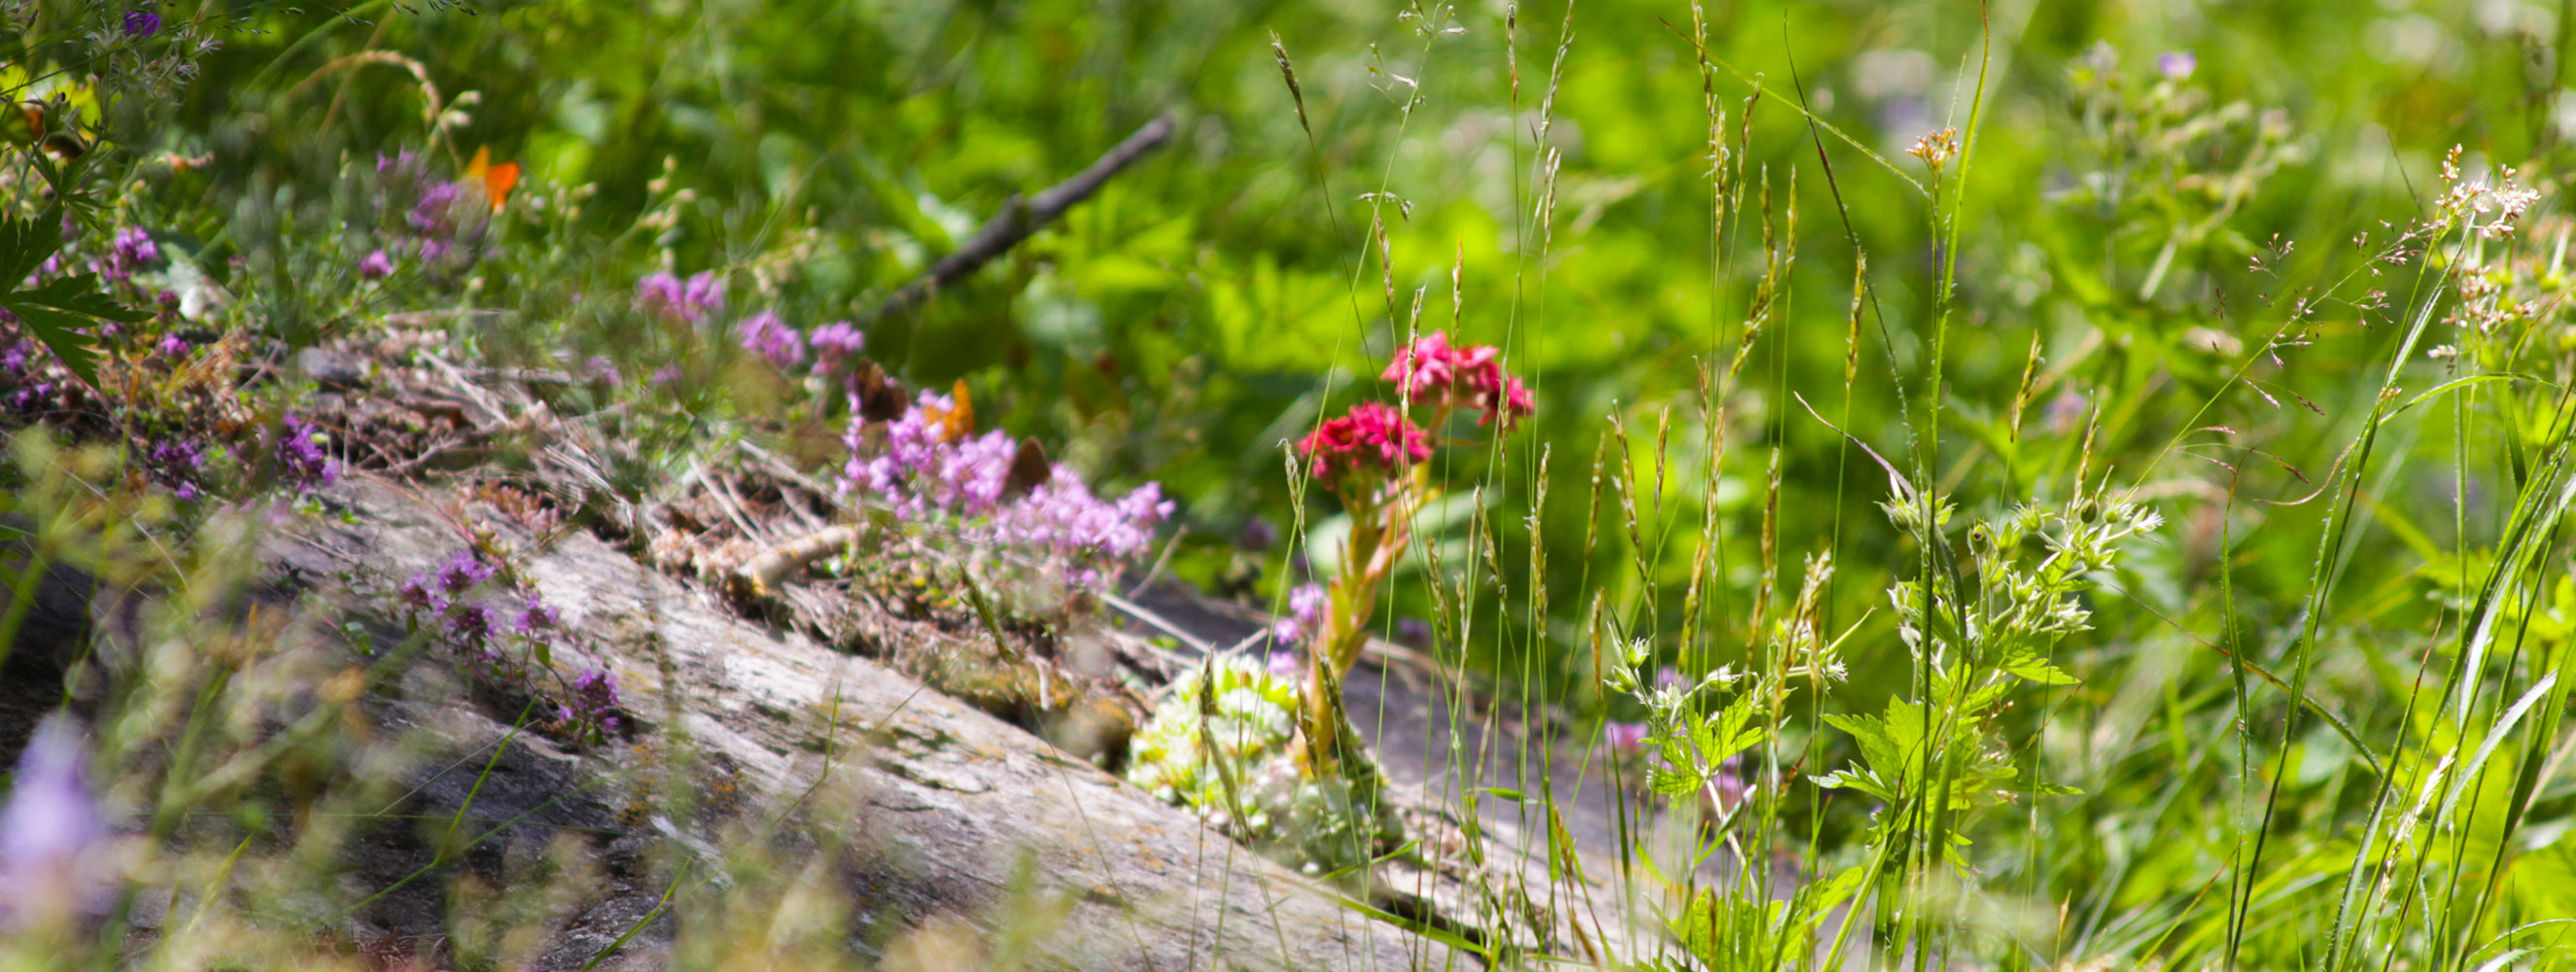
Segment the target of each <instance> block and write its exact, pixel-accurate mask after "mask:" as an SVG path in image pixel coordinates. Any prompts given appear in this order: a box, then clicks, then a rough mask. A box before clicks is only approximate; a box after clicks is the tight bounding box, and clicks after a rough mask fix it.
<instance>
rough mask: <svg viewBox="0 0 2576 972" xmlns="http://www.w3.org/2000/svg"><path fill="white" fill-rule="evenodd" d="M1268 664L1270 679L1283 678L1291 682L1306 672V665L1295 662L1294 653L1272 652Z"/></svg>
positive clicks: (1295, 655) (1283, 622) (1295, 654)
mask: <svg viewBox="0 0 2576 972" xmlns="http://www.w3.org/2000/svg"><path fill="white" fill-rule="evenodd" d="M1280 623H1281V624H1286V623H1287V622H1285V621H1282V622H1280ZM1268 663H1269V669H1270V677H1272V678H1285V679H1292V680H1293V679H1295V678H1296V677H1297V676H1298V675H1299V674H1300V673H1303V672H1304V671H1305V670H1306V663H1305V662H1302V661H1299V660H1297V653H1296V652H1294V651H1274V652H1271V653H1270V657H1269V659H1268Z"/></svg>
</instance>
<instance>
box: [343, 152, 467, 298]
mask: <svg viewBox="0 0 2576 972" xmlns="http://www.w3.org/2000/svg"><path fill="white" fill-rule="evenodd" d="M463 195H464V193H463V190H462V189H461V188H460V187H459V186H458V185H457V184H456V183H455V182H452V181H449V180H446V179H439V178H434V177H432V176H430V175H429V172H428V165H427V163H425V162H424V161H422V159H421V157H420V156H419V155H418V154H417V153H414V152H410V151H404V152H401V153H398V154H395V155H393V156H390V157H388V156H384V155H378V156H376V207H377V210H378V212H379V213H380V214H383V216H384V219H385V220H386V223H385V225H387V226H390V227H391V229H390V230H388V231H386V232H384V233H382V234H380V235H382V236H385V237H389V239H386V240H385V242H384V243H383V244H382V245H380V246H377V247H374V248H372V249H370V250H369V251H368V253H367V255H366V256H364V257H361V258H359V260H358V265H357V271H358V275H359V276H361V277H365V278H366V279H369V280H382V279H384V278H385V277H388V276H392V275H393V271H394V268H395V267H397V266H399V265H400V264H401V263H402V262H403V260H404V259H405V258H406V257H413V258H417V259H419V261H420V263H421V264H422V265H423V266H424V267H428V268H432V269H446V270H457V269H462V268H463V265H465V264H469V263H472V262H473V261H474V260H475V259H476V254H477V252H478V251H479V247H478V246H476V244H477V243H479V242H480V241H481V240H482V238H483V232H484V230H485V229H487V228H488V227H489V226H490V225H491V213H490V211H489V210H488V209H487V208H486V207H484V206H483V205H481V203H480V201H479V200H473V201H460V200H461V198H462V196H463ZM403 199H409V200H410V204H409V205H408V206H407V207H403V211H402V216H401V218H400V219H394V218H393V217H392V215H391V211H392V210H394V209H395V208H396V207H397V206H398V205H400V204H399V200H403Z"/></svg>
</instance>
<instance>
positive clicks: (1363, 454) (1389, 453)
mask: <svg viewBox="0 0 2576 972" xmlns="http://www.w3.org/2000/svg"><path fill="white" fill-rule="evenodd" d="M1297 451H1298V452H1300V453H1302V454H1304V456H1305V458H1306V464H1307V468H1308V469H1311V470H1313V472H1314V474H1315V478H1317V479H1322V480H1326V481H1332V480H1337V479H1340V478H1342V477H1343V476H1345V475H1349V474H1352V473H1356V472H1359V471H1360V470H1362V469H1363V468H1367V467H1375V468H1376V469H1377V470H1378V471H1379V472H1381V473H1394V472H1397V471H1399V470H1402V469H1404V468H1405V467H1408V466H1411V465H1413V464H1415V463H1419V462H1423V461H1425V460H1428V459H1430V458H1431V437H1430V436H1429V435H1428V434H1425V433H1424V432H1423V431H1422V429H1421V428H1420V427H1419V426H1416V425H1414V424H1413V423H1412V422H1409V421H1406V420H1405V418H1404V415H1403V413H1400V412H1397V411H1396V410H1395V408H1394V406H1391V405H1386V404H1383V403H1380V402H1362V403H1360V404H1358V405H1354V406H1351V410H1350V413H1349V414H1347V415H1343V416H1342V417H1340V418H1336V419H1333V420H1332V421H1329V422H1325V423H1324V424H1323V426H1322V427H1320V428H1317V429H1316V430H1315V431H1314V432H1313V433H1312V434H1310V435H1308V436H1306V438H1304V439H1303V440H1300V441H1299V442H1298V443H1297Z"/></svg>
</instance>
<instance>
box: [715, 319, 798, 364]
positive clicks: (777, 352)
mask: <svg viewBox="0 0 2576 972" xmlns="http://www.w3.org/2000/svg"><path fill="white" fill-rule="evenodd" d="M733 332H734V336H735V337H737V338H739V339H741V342H742V349H743V350H745V351H749V352H752V353H754V354H757V355H760V356H761V357H763V358H766V359H768V360H769V364H770V367H773V368H777V369H779V370H782V371H784V370H786V369H787V368H788V367H789V366H791V365H794V364H795V363H797V362H799V361H803V360H805V335H803V334H801V333H799V332H798V331H797V330H796V329H795V328H792V327H789V326H787V322H786V321H782V320H779V319H778V313H777V312H776V311H761V312H760V313H757V314H753V315H751V316H750V317H746V318H743V319H742V322H741V323H739V324H735V325H734V326H733Z"/></svg>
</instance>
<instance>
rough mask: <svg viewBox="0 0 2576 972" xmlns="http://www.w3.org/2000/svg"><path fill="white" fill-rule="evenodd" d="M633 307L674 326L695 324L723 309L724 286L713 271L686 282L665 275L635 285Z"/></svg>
mask: <svg viewBox="0 0 2576 972" xmlns="http://www.w3.org/2000/svg"><path fill="white" fill-rule="evenodd" d="M635 307H636V309H637V310H641V311H644V312H645V313H648V314H653V315H657V316H659V317H662V318H663V319H665V320H668V321H672V322H674V323H688V324H696V323H699V322H701V321H704V320H706V319H707V315H709V314H713V313H716V312H718V311H722V310H724V285H723V284H722V283H721V282H719V281H718V280H717V279H716V275H715V273H714V271H705V270H702V271H699V272H698V273H697V275H695V276H692V277H690V278H689V279H687V280H681V279H680V278H678V277H676V276H673V275H671V274H668V273H655V274H650V275H647V276H646V277H645V278H644V279H642V280H638V281H636V282H635Z"/></svg>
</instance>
